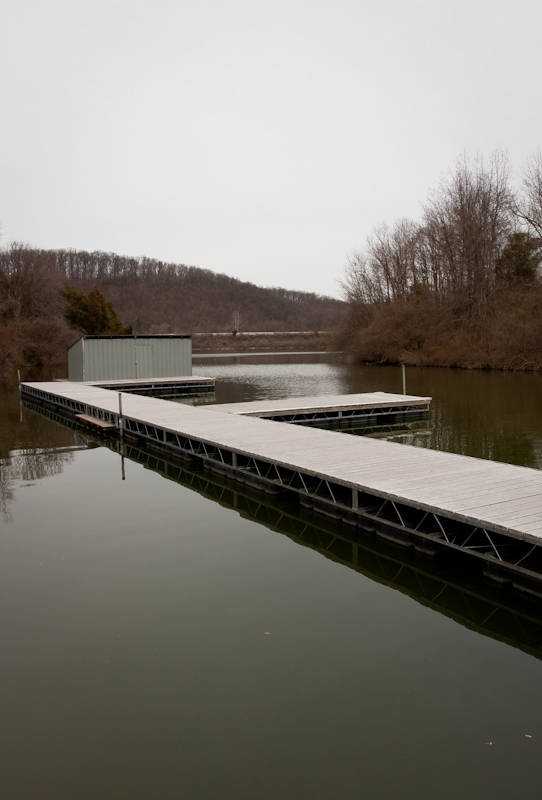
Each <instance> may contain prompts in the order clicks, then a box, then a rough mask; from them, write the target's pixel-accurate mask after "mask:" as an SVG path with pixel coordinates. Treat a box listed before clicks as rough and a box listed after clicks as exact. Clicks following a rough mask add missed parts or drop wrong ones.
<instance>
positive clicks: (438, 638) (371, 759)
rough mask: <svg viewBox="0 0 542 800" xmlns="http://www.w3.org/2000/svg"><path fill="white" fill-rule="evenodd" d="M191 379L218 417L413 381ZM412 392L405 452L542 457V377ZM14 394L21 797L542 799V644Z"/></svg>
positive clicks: (3, 685)
mask: <svg viewBox="0 0 542 800" xmlns="http://www.w3.org/2000/svg"><path fill="white" fill-rule="evenodd" d="M195 365H196V366H195V372H198V373H199V374H205V375H211V376H214V377H215V378H216V380H217V391H216V399H217V400H218V401H219V402H232V401H234V400H252V399H263V398H270V397H273V398H279V397H284V396H288V395H298V396H299V395H312V394H325V393H332V394H336V393H345V392H359V391H374V390H385V391H394V392H400V391H401V389H402V382H401V372H400V370H399V369H398V368H394V367H378V368H376V367H373V368H360V367H355V366H351V365H348V364H346V363H344V362H343V361H341V360H340V359H339V358H338V357H331V356H316V355H314V356H304V357H303V356H288V355H284V356H281V357H271V356H267V357H261V358H257V357H251V358H246V357H243V358H235V357H233V358H228V359H224V358H220V359H216V360H213V359H209V358H206V359H202V360H201V362H200V363H199V364H198V362H197V360H196V361H195ZM407 391H408V392H409V393H412V394H423V395H431V396H432V397H433V398H434V400H433V404H432V411H431V416H430V419H429V420H428V422H427V424H424V425H423V426H421V427H422V429H421V430H420V429H419V426H418V428H417V429H415V430H410V431H405V432H403V433H402V434H400V435H398V436H396V437H395V438H396V440H398V441H403V442H406V443H409V444H415V445H419V446H423V447H434V448H438V449H443V450H449V451H453V452H458V453H464V454H467V455H474V456H477V457H482V458H491V459H497V460H503V461H509V462H512V463H516V464H523V465H527V466H530V467H535V468H540V467H541V466H542V415H541V413H540V409H541V408H542V377H541V376H539V375H529V374H525V375H517V374H504V373H490V372H488V373H485V372H467V371H459V370H458V371H454V370H433V369H423V370H422V369H419V370H417V369H407ZM1 403H2V411H1V417H0V459H1V460H0V491H1V495H0V503H1V506H0V513H1V523H0V524H1V539H0V546H1V552H0V570H1V572H0V578H1V605H0V614H1V653H0V668H1V674H0V693H1V698H0V699H1V708H0V735H1V741H0V748H1V750H0V753H1V760H0V789H1V797H2V798H6V800H23V799H24V800H53V798H54V800H68V799H69V800H72V798H78V799H80V800H87V799H88V800H90V799H91V798H92V800H95V798H100V799H101V800H113V799H114V800H120V799H122V800H124V798H126V800H139V798H142V799H143V798H144V799H145V800H146V799H147V798H164V799H165V800H169V799H170V798H172V799H173V798H190V800H192V799H194V800H200V798H201V799H202V800H203V799H204V798H205V800H214V799H215V798H216V799H217V800H222V799H224V800H230V798H231V800H248V799H249V798H258V799H260V798H261V799H262V800H278V799H279V798H280V799H281V800H290V799H291V800H301V799H303V800H304V799H305V798H307V799H308V798H310V799H311V800H327V799H328V798H329V799H330V800H331V798H337V799H338V800H343V798H344V800H351V799H354V798H356V799H357V798H369V799H371V798H378V799H380V798H428V799H431V800H432V798H450V800H451V799H452V798H453V799H454V800H455V798H458V797H461V798H503V800H504V798H510V797H513V796H518V797H521V798H525V799H528V800H530V798H539V797H540V794H541V791H542V715H541V710H542V660H540V658H539V657H538V656H539V655H540V652H538V651H537V646H536V643H531V644H532V646H530V650H529V647H526V646H524V645H518V646H515V645H514V638H513V636H511V637H509V640H506V635H505V633H502V634H501V633H499V635H498V636H494V635H484V634H482V633H480V632H479V631H478V630H475V629H473V627H472V626H471V627H468V626H467V624H468V623H467V624H462V623H461V619H460V618H459V617H458V616H457V615H455V617H454V614H455V612H454V614H452V612H451V611H450V612H449V613H448V610H447V609H446V608H445V607H444V606H443V607H442V609H441V610H440V611H439V610H437V608H436V607H435V604H433V606H431V604H428V603H427V602H424V601H423V600H422V601H420V600H418V599H415V597H414V596H413V595H414V592H411V593H410V594H408V593H406V592H405V591H404V590H403V589H402V588H400V580H401V578H400V577H396V579H395V581H396V582H395V583H394V582H393V580H392V577H391V576H390V577H389V580H388V584H391V585H386V582H384V581H383V580H382V579H378V580H377V579H371V578H370V577H369V576H368V574H365V573H367V572H368V571H367V570H365V573H364V572H363V571H359V570H356V569H352V568H349V567H348V566H345V565H344V564H342V563H339V561H337V560H333V559H334V558H335V556H332V557H328V558H326V557H324V555H323V554H322V553H323V552H324V551H325V548H324V547H322V548H321V552H318V551H317V550H316V549H313V545H312V544H311V546H307V547H304V546H301V545H300V544H299V543H298V542H297V541H296V540H295V537H293V536H292V535H290V534H288V535H284V534H283V533H281V532H280V531H279V528H280V526H278V525H277V526H275V527H276V528H277V529H274V530H273V529H272V526H269V525H266V524H261V523H260V522H257V521H255V516H256V514H251V513H249V512H248V511H247V509H248V506H249V501H248V500H246V499H245V500H243V501H242V503H241V501H240V500H238V499H235V498H234V499H233V500H227V497H226V493H224V492H225V490H224V491H223V493H222V494H220V493H219V494H216V497H217V499H220V502H216V501H214V500H212V499H210V497H211V494H212V492H211V490H210V489H206V490H205V491H203V489H202V490H201V491H194V490H193V489H190V488H187V485H183V483H182V481H181V483H179V482H176V481H174V480H166V479H164V477H163V476H162V475H161V474H159V473H158V472H155V471H153V470H151V469H146V468H145V466H144V465H143V464H141V463H137V461H135V460H131V459H130V458H126V459H125V460H124V476H125V480H123V479H122V468H121V459H120V457H119V455H118V454H117V453H115V452H113V451H112V450H110V449H108V448H106V447H103V446H97V443H96V442H93V441H92V440H91V439H90V438H89V437H87V436H85V435H83V434H81V433H78V432H75V431H73V430H70V429H68V428H66V427H62V426H61V425H59V424H57V423H55V422H53V421H51V420H49V419H47V418H45V417H43V416H41V415H38V414H36V413H34V412H32V411H29V410H26V409H20V407H19V401H18V394H17V393H16V391H15V387H13V391H5V392H4V393H3V394H2V395H1ZM342 435H347V434H342ZM144 458H145V454H144V453H143V454H142V455H141V460H144ZM189 480H190V478H189V476H188V478H187V479H186V481H185V483H187V482H189ZM193 485H196V484H193ZM202 485H203V484H202ZM213 491H216V492H218V491H219V490H218V489H216V487H215V489H213ZM228 491H229V490H228ZM230 494H231V496H232V497H233V496H234V494H235V493H234V492H230ZM257 497H258V495H255V498H257ZM254 502H255V503H256V504H257V502H258V501H257V500H255V501H254ZM266 502H269V500H268V499H267V501H266ZM236 503H238V505H239V507H237V506H235V504H236ZM241 504H243V509H242V511H240V505H241ZM258 513H260V514H261V510H260V511H259V512H258ZM271 513H272V509H269V514H271ZM292 513H293V512H292ZM296 524H297V523H296ZM319 524H321V526H323V527H322V529H321V531H320V534H319V535H321V536H322V537H325V530H324V528H325V525H326V523H324V522H321V523H319ZM299 525H300V526H301V527H300V528H299V530H302V529H303V530H304V529H305V528H306V525H305V524H304V523H303V521H301V522H300V523H299ZM330 525H331V523H330ZM330 530H331V528H330ZM332 539H333V537H332V536H331V538H330V541H331V540H332ZM392 550H393V549H392ZM390 552H391V556H390ZM395 552H396V551H395V550H393V552H392V551H389V552H388V551H386V552H384V551H382V552H381V554H380V555H378V554H377V555H376V556H375V559H376V560H378V559H380V563H382V560H383V559H385V558H387V557H388V556H390V557H393V558H395V555H394V553H395ZM401 553H402V551H401ZM329 554H330V555H332V548H330V550H329ZM401 557H402V556H401V554H400V553H398V554H397V558H398V559H400V558H401ZM417 563H418V562H417ZM416 568H417V569H418V568H419V570H420V574H421V572H423V571H426V570H427V569H431V565H427V564H426V562H425V560H424V559H421V560H420V561H419V565H418V567H416ZM405 569H406V567H401V566H398V568H397V570H398V573H399V572H401V570H403V573H402V574H404V571H405ZM375 570H376V567H375ZM469 580H470V578H469V577H468V576H466V578H465V583H466V585H468V584H469ZM394 587H396V588H394ZM469 591H470V589H469ZM472 591H473V592H474V593H475V592H476V591H478V589H477V588H476V587H474V588H472ZM488 591H489V592H490V593H491V591H494V590H491V589H490V590H488ZM497 594H498V593H497ZM473 596H474V595H473ZM473 602H474V601H473ZM524 612H525V615H526V618H527V617H529V616H530V618H531V619H535V618H536V617H538V618H540V619H542V608H541V607H540V606H538V605H537V604H532V603H531V604H529V603H526V604H525V608H524ZM491 613H494V612H491ZM488 624H489V623H488ZM500 639H505V641H501V640H500ZM521 648H523V649H521ZM527 735H528V736H527ZM528 737H531V738H528Z"/></svg>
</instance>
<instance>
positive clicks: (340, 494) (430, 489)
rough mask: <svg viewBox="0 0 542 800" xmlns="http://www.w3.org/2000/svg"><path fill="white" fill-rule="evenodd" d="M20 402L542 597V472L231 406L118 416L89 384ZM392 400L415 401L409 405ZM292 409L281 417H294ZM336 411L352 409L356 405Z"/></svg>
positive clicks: (111, 401) (174, 407)
mask: <svg viewBox="0 0 542 800" xmlns="http://www.w3.org/2000/svg"><path fill="white" fill-rule="evenodd" d="M21 392H22V395H23V397H26V398H28V399H32V400H37V401H38V402H42V403H45V404H47V405H49V406H51V407H53V408H55V409H57V410H59V411H62V412H63V413H67V414H68V415H72V416H75V415H76V414H85V415H87V416H88V417H94V418H95V419H96V420H101V421H103V422H107V423H110V424H111V425H114V426H115V427H116V428H117V429H119V433H120V434H121V435H122V436H126V437H133V438H135V439H138V440H140V441H143V442H145V443H146V445H147V446H152V447H154V448H158V449H161V450H167V451H170V452H172V453H174V454H176V455H177V456H180V457H182V458H186V459H200V460H201V461H202V462H203V464H204V465H205V466H206V467H209V468H211V469H213V470H215V471H217V472H219V473H223V474H226V475H228V476H230V477H233V478H235V479H236V480H239V481H242V482H245V483H247V484H249V485H252V486H256V487H258V488H260V489H262V490H264V491H266V492H269V493H271V494H273V493H280V492H289V493H293V494H294V495H296V496H297V497H298V499H299V502H300V503H301V505H302V506H304V507H306V508H310V509H313V510H314V511H317V512H319V513H323V514H326V515H327V516H329V517H333V518H336V519H340V520H342V522H343V523H347V524H351V525H358V526H360V527H361V528H364V529H366V530H370V531H375V532H376V533H377V534H379V535H380V536H382V537H384V538H387V539H389V540H392V541H394V542H396V543H399V544H402V545H404V546H407V547H415V548H416V550H418V551H419V552H421V553H425V554H427V555H433V554H436V553H437V552H439V551H441V550H443V549H444V550H445V549H451V550H455V551H461V552H462V553H463V554H468V555H469V556H471V557H473V558H477V559H481V560H482V562H483V568H484V574H486V575H487V576H488V577H490V578H492V579H493V580H495V581H497V582H499V583H502V584H512V585H513V586H514V587H516V588H518V589H521V590H523V591H527V592H530V593H532V594H535V595H538V596H540V597H542V472H541V471H538V470H534V469H529V468H526V467H517V466H513V465H510V464H503V463H500V462H495V461H484V460H481V459H475V458H470V457H467V456H460V455H455V454H452V453H443V452H440V451H434V450H428V449H425V448H418V447H412V446H409V445H402V444H397V443H394V442H387V441H381V440H375V439H370V438H367V437H359V436H347V435H344V434H341V433H339V432H335V431H328V430H319V429H311V428H308V427H304V426H302V425H287V424H284V422H278V421H275V420H269V419H261V418H259V417H254V416H250V415H242V414H236V413H231V412H226V411H225V410H224V406H223V407H222V410H216V408H214V407H209V406H207V407H202V408H193V407H190V406H184V405H180V404H176V403H168V402H166V401H164V400H160V399H157V398H151V397H139V396H136V395H131V394H126V395H125V394H122V395H121V397H122V410H121V411H120V410H119V397H118V396H117V394H116V393H114V392H111V391H109V390H107V389H103V388H99V387H97V386H90V385H88V384H87V385H85V384H77V383H69V382H61V381H55V382H52V383H24V384H21ZM379 396H380V398H381V402H382V406H381V407H382V408H388V407H390V406H389V405H388V403H387V399H388V396H387V395H385V394H384V393H381V394H380V393H379ZM355 397H357V398H358V402H356V403H355V405H356V406H357V408H359V407H360V402H359V395H357V396H355ZM371 397H372V401H369V402H373V407H375V408H378V406H374V395H372V396H371ZM392 397H394V398H401V400H402V402H403V403H406V402H408V396H403V395H392ZM424 399H425V400H427V399H428V398H424ZM335 400H336V398H335ZM419 401H420V398H414V402H419ZM296 402H297V401H296ZM288 403H289V405H288V406H286V405H285V406H284V408H289V409H290V410H292V409H293V405H292V402H291V401H288ZM320 403H321V406H322V407H324V404H325V401H324V399H323V398H320ZM267 405H269V404H267ZM308 405H310V404H307V403H305V406H308ZM339 405H340V406H341V407H342V410H343V411H344V410H347V406H348V399H347V398H343V400H342V401H341V403H337V402H335V406H336V407H338V406H339ZM270 410H273V409H270ZM274 410H276V409H274ZM282 410H284V409H282ZM282 410H281V411H282ZM294 410H295V409H294Z"/></svg>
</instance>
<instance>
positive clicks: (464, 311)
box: [342, 151, 542, 370]
mask: <svg viewBox="0 0 542 800" xmlns="http://www.w3.org/2000/svg"><path fill="white" fill-rule="evenodd" d="M541 261H542V154H538V155H535V156H533V157H532V158H531V159H529V161H528V162H527V164H526V165H525V167H524V168H523V170H522V173H521V186H520V189H519V190H518V191H513V189H512V187H511V169H510V165H509V162H508V159H507V157H506V155H505V154H503V153H502V152H499V151H498V152H496V153H494V154H493V155H492V156H491V157H490V159H489V160H488V161H485V160H484V159H483V158H482V157H476V158H474V159H472V158H469V157H468V156H467V155H463V156H462V157H461V158H460V159H459V160H458V161H457V163H456V164H455V166H454V167H453V168H452V169H451V170H449V171H448V172H447V173H446V174H445V175H444V176H443V177H442V178H441V180H440V181H439V183H438V184H437V186H436V188H435V189H434V190H433V191H431V192H430V194H429V196H428V199H427V200H426V202H425V203H423V204H422V214H421V219H420V220H412V219H400V220H398V221H396V222H395V223H393V224H391V225H390V224H387V223H383V224H381V225H379V226H378V227H377V228H375V230H374V231H373V232H372V234H371V235H370V236H369V237H368V239H367V242H366V245H365V247H364V249H363V250H361V251H357V252H354V253H352V254H351V256H350V257H349V260H348V264H347V267H346V271H345V276H344V280H343V288H344V292H345V295H346V298H347V300H348V303H349V313H348V317H347V322H346V324H345V325H344V327H343V331H342V341H343V344H344V346H345V347H346V348H347V349H349V350H350V351H351V352H352V353H353V354H354V355H355V357H356V358H357V359H358V360H360V361H370V362H391V363H397V362H403V363H406V364H418V365H435V366H461V367H487V368H497V369H534V370H540V369H542V313H541V312H542V281H541V276H540V264H541Z"/></svg>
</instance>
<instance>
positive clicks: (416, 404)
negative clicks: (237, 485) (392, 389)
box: [212, 392, 431, 417]
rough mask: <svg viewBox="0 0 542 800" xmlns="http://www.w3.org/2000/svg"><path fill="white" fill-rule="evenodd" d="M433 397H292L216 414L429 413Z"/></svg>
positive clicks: (220, 407)
mask: <svg viewBox="0 0 542 800" xmlns="http://www.w3.org/2000/svg"><path fill="white" fill-rule="evenodd" d="M430 402H431V398H430V397H417V396H415V395H404V394H391V393H387V392H364V393H363V394H349V395H344V394H343V395H318V396H316V397H288V398H286V399H284V400H253V401H251V402H247V403H218V404H217V405H214V406H212V408H213V410H214V411H222V412H223V413H226V414H238V415H242V416H254V417H269V416H278V415H289V414H303V413H306V414H314V413H318V412H329V411H341V410H345V411H351V410H354V409H370V408H383V407H386V408H393V407H399V406H403V407H404V406H409V407H413V408H420V409H423V410H426V409H427V408H428V407H429V404H430Z"/></svg>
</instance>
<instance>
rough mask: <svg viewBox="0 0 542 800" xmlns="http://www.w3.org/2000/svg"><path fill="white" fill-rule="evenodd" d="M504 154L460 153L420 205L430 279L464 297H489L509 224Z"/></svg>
mask: <svg viewBox="0 0 542 800" xmlns="http://www.w3.org/2000/svg"><path fill="white" fill-rule="evenodd" d="M509 176H510V167H509V163H508V157H507V156H506V154H505V153H503V152H501V151H496V152H495V153H493V154H492V156H491V157H490V159H489V162H488V163H486V162H485V161H484V159H483V158H482V157H481V156H477V157H476V158H475V159H474V160H471V159H470V158H469V157H468V156H467V155H466V154H463V155H462V156H461V158H460V159H459V160H458V161H457V163H456V165H455V168H454V169H452V170H451V171H450V172H449V173H448V174H447V175H445V176H444V177H443V178H442V179H441V181H440V183H439V185H438V186H437V188H436V189H435V190H434V191H433V192H431V194H430V196H429V201H428V202H427V203H426V204H425V205H424V206H423V210H424V240H425V262H426V268H427V269H428V274H430V275H431V277H432V280H433V284H434V285H436V286H438V289H439V291H440V292H442V293H444V294H446V295H455V296H456V297H459V298H463V299H464V300H467V301H471V302H472V301H475V302H476V301H479V300H482V302H483V301H484V299H486V298H487V296H488V294H489V293H490V292H491V289H492V287H493V285H494V279H495V263H496V260H497V259H498V257H499V255H500V252H501V250H502V248H503V246H504V244H505V242H506V240H507V237H508V234H509V233H510V231H511V229H512V217H511V214H510V203H511V192H510V188H509Z"/></svg>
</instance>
